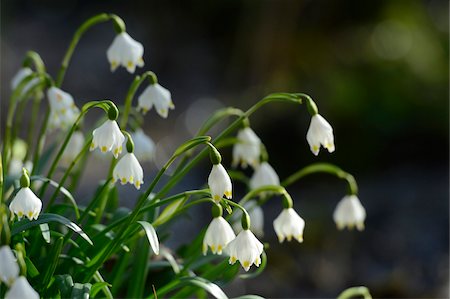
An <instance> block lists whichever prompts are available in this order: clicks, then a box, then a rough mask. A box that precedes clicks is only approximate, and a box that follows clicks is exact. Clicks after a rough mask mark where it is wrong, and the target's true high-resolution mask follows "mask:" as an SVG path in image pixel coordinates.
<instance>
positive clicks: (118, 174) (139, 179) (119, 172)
mask: <svg viewBox="0 0 450 299" xmlns="http://www.w3.org/2000/svg"><path fill="white" fill-rule="evenodd" d="M113 178H114V180H116V181H117V180H118V181H120V183H121V184H122V185H125V184H126V183H130V184H134V186H135V187H136V189H138V190H139V189H140V188H141V185H142V184H143V183H144V171H143V170H142V166H141V164H139V161H138V160H137V159H136V156H135V155H134V154H133V153H126V154H125V155H124V156H123V157H122V158H121V159H120V160H119V162H117V165H116V166H115V167H114V170H113Z"/></svg>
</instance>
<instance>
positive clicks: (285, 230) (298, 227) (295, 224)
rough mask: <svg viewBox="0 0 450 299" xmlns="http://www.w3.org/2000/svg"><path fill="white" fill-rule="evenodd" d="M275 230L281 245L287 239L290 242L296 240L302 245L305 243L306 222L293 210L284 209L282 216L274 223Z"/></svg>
mask: <svg viewBox="0 0 450 299" xmlns="http://www.w3.org/2000/svg"><path fill="white" fill-rule="evenodd" d="M273 228H274V229H275V232H276V234H277V236H278V240H279V241H280V243H283V241H284V239H285V238H286V239H287V240H288V241H291V240H292V238H295V239H297V241H299V242H300V243H301V242H303V229H304V228H305V221H304V220H303V219H302V217H300V216H299V215H298V214H297V212H295V210H294V209H293V208H289V209H283V211H282V212H281V213H280V215H278V217H277V218H276V219H275V220H274V221H273Z"/></svg>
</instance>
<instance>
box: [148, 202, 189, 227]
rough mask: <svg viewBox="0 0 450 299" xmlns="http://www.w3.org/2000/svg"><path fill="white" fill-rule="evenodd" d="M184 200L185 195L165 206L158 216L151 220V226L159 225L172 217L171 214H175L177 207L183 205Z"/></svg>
mask: <svg viewBox="0 0 450 299" xmlns="http://www.w3.org/2000/svg"><path fill="white" fill-rule="evenodd" d="M186 200H187V197H184V198H180V199H178V200H175V201H174V202H172V203H170V204H169V205H167V207H166V208H165V209H164V210H163V211H162V212H161V214H160V215H159V216H158V218H156V220H155V221H154V222H153V226H159V225H161V224H164V223H166V222H167V221H169V220H170V219H171V218H172V216H173V215H175V213H176V212H177V211H178V209H179V208H181V207H182V206H183V204H184V203H185V202H186Z"/></svg>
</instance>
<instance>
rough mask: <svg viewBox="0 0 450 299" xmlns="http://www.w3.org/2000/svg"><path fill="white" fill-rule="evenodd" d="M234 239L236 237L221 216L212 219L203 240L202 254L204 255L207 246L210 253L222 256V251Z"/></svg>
mask: <svg viewBox="0 0 450 299" xmlns="http://www.w3.org/2000/svg"><path fill="white" fill-rule="evenodd" d="M235 237H236V235H235V234H234V232H233V229H232V228H231V226H230V224H228V222H227V221H226V220H225V219H224V218H223V217H222V216H220V217H216V218H214V219H213V220H212V221H211V223H210V224H209V226H208V228H207V229H206V233H205V237H204V238H203V254H204V255H206V252H207V251H208V246H209V247H210V248H211V251H212V253H214V254H216V253H217V254H222V249H224V248H225V246H226V245H227V244H228V243H229V242H230V241H231V240H233V239H234V238H235Z"/></svg>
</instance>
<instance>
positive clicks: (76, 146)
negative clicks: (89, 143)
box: [61, 131, 84, 165]
mask: <svg viewBox="0 0 450 299" xmlns="http://www.w3.org/2000/svg"><path fill="white" fill-rule="evenodd" d="M83 145H84V135H83V132H81V131H76V132H74V133H73V134H72V137H70V139H69V143H67V146H66V148H65V149H64V152H63V154H62V156H61V163H63V164H66V165H67V164H70V163H71V162H72V161H73V160H74V159H75V158H76V156H77V155H78V154H79V153H80V152H81V150H82V149H83Z"/></svg>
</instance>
